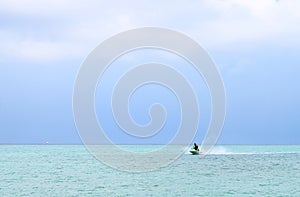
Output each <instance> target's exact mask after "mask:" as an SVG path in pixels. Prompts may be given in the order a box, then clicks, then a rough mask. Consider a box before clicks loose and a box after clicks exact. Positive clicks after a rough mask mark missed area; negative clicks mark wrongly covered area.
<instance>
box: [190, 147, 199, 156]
mask: <svg viewBox="0 0 300 197" xmlns="http://www.w3.org/2000/svg"><path fill="white" fill-rule="evenodd" d="M190 153H192V155H199V154H201V152H200V150H195V149H193V148H192V149H191V150H190Z"/></svg>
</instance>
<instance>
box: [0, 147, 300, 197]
mask: <svg viewBox="0 0 300 197" xmlns="http://www.w3.org/2000/svg"><path fill="white" fill-rule="evenodd" d="M136 147H137V146H135V148H136ZM138 149H143V146H138ZM120 162H122V161H120ZM124 165H126V164H124ZM0 196H4V197H6V196H300V146H245V145H243V146H216V147H215V148H214V150H213V151H212V152H211V154H209V155H207V156H205V157H201V156H197V155H190V154H188V153H186V154H183V155H182V156H181V157H180V158H179V159H178V160H176V161H175V162H174V163H172V164H171V165H169V166H168V167H165V168H161V169H158V170H155V171H151V172H144V173H129V172H123V171H118V170H114V169H112V168H110V167H107V166H105V165H103V164H102V163H100V162H99V161H98V160H96V159H95V158H94V157H93V156H92V155H91V154H89V152H88V151H87V150H86V149H85V147H84V146H82V145H1V146H0Z"/></svg>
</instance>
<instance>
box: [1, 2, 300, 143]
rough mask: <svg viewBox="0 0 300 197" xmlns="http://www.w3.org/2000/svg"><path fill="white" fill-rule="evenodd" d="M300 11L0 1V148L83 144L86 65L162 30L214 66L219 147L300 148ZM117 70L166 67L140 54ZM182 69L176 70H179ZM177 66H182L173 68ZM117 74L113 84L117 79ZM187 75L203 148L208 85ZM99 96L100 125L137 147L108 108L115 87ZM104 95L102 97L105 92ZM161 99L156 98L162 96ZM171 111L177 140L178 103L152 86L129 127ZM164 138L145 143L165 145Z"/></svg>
mask: <svg viewBox="0 0 300 197" xmlns="http://www.w3.org/2000/svg"><path fill="white" fill-rule="evenodd" d="M299 9H300V1H297V0H279V1H278V0H277V1H275V0H263V1H261V0H245V1H239V0H203V1H151V2H150V1H96V0H94V1H93V0H92V1H88V2H86V1H81V0H75V1H71V0H60V1H50V0H45V1H34V0H24V1H15V0H2V1H0V43H1V45H0V144H43V143H46V142H49V144H80V143H81V140H80V137H79V135H78V133H77V131H76V127H75V124H74V119H73V110H72V94H73V88H74V81H75V79H76V76H77V73H78V70H79V68H80V65H81V63H82V62H83V61H84V59H85V58H86V57H87V55H88V54H89V53H90V52H91V51H92V50H93V49H94V48H95V47H96V46H97V45H98V44H99V43H101V42H102V41H104V40H105V39H107V38H109V37H111V36H112V35H115V34H117V33H120V32H122V31H125V30H130V29H133V28H139V27H147V26H154V27H162V28H169V29H173V30H176V31H179V32H182V33H184V34H186V35H188V36H189V37H191V38H192V39H194V40H195V41H197V42H198V43H199V44H200V45H201V46H202V47H203V48H204V49H206V51H207V52H208V53H209V55H210V56H211V58H212V59H213V60H214V62H215V64H216V66H217V68H218V69H219V71H220V74H221V76H222V78H223V82H224V86H225V90H226V99H227V100H226V102H227V103H226V119H225V123H224V127H223V130H222V133H221V135H220V138H219V141H218V143H219V144H300V121H299V117H300V91H299V90H300V88H299V84H300V36H299V35H300V25H299V24H300V12H299ZM128 56H129V58H127V59H126V58H124V59H123V60H122V59H121V60H120V61H119V62H116V64H117V63H119V64H132V63H133V62H132V61H127V60H128V59H135V58H137V57H140V58H141V59H142V61H145V60H147V59H151V58H157V59H156V60H157V61H164V58H165V59H168V58H166V57H168V55H164V54H163V55H161V53H160V52H157V51H156V52H155V51H147V50H146V51H142V52H140V53H136V54H133V55H132V57H133V58H132V57H131V58H130V55H128ZM174 60H176V61H174ZM168 61H169V63H172V64H174V66H175V67H176V65H177V66H178V65H179V64H180V63H182V64H184V63H183V62H180V60H179V59H176V58H175V59H172V60H170V59H169V60H168ZM115 72H117V70H114V69H111V73H107V76H106V77H107V78H110V79H111V80H112V79H113V76H114V75H115ZM183 72H186V74H187V75H188V76H189V77H188V78H189V79H190V80H191V83H192V85H193V86H194V88H195V89H196V90H197V95H198V97H199V101H201V102H200V104H199V105H200V109H201V110H202V111H201V114H203V115H202V116H201V120H200V122H201V124H200V126H199V129H198V132H197V134H196V137H195V141H197V142H201V140H202V138H203V136H204V134H205V131H206V128H207V127H208V124H209V117H210V109H209V107H207V106H210V103H209V102H210V100H209V93H208V92H207V91H206V90H207V89H206V87H205V83H204V82H203V79H201V77H200V78H197V76H194V72H193V71H192V70H189V69H187V70H186V71H183ZM103 83H104V84H102V85H101V83H100V85H99V86H98V88H97V92H99V91H100V92H101V91H104V92H105V91H106V93H107V94H106V96H105V97H100V96H99V94H96V103H95V106H96V111H97V115H98V117H99V119H100V120H99V121H100V122H102V123H103V125H104V126H103V127H106V128H107V129H108V130H110V131H111V133H109V134H108V135H109V136H110V137H111V138H112V139H113V141H114V142H115V143H135V142H137V143H138V141H137V140H136V139H132V138H130V137H128V136H126V135H124V134H120V133H119V134H118V128H117V127H116V124H115V123H114V120H113V119H112V118H111V112H110V109H109V108H108V107H107V106H108V105H106V104H105V103H106V102H107V99H108V98H109V91H110V88H109V83H110V82H107V84H106V85H105V81H104V82H103ZM101 87H102V90H101ZM157 95H158V96H157ZM158 101H159V102H161V103H162V104H164V105H165V107H166V108H167V109H168V110H173V111H171V112H170V113H169V114H170V117H168V119H167V120H166V125H165V127H164V130H165V131H166V132H167V131H174V130H175V129H176V128H175V127H176V126H177V125H178V119H179V117H180V114H179V112H180V109H179V108H178V103H177V100H176V98H175V97H174V95H173V94H172V93H171V92H170V91H169V90H166V89H165V88H163V87H161V86H149V87H145V88H144V89H143V90H140V92H139V91H137V92H136V94H135V95H133V96H132V99H131V105H130V110H131V112H132V117H133V119H135V121H136V122H138V123H140V124H146V123H147V122H148V121H149V117H148V116H147V114H146V111H145V110H147V107H148V106H149V105H150V104H151V103H153V102H158ZM169 135H174V133H173V132H169V133H168V135H163V134H162V135H160V136H156V138H155V139H149V140H148V141H147V142H149V143H151V140H154V141H155V142H158V143H166V141H167V140H169V139H170V136H169Z"/></svg>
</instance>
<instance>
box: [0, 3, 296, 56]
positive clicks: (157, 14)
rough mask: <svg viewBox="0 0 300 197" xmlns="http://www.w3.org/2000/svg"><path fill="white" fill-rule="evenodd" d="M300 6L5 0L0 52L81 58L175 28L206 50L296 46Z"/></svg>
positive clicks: (285, 4)
mask: <svg viewBox="0 0 300 197" xmlns="http://www.w3.org/2000/svg"><path fill="white" fill-rule="evenodd" d="M299 8H300V2H299V1H296V0H282V1H275V0H265V1H259V0H245V1H239V0H227V1H221V0H213V1H210V0H206V1H192V2H183V1H164V2H151V3H149V2H148V1H128V2H127V1H126V2H125V1H109V2H107V1H89V2H88V3H87V2H85V1H80V0H77V1H70V0H63V1H50V0H49V1H34V0H27V1H26V0H25V1H11V0H10V1H8V0H3V1H1V2H0V12H1V13H2V16H3V17H2V21H1V26H0V28H1V29H0V35H1V37H0V42H1V43H5V45H1V47H0V53H1V56H2V57H8V58H20V59H27V60H38V61H39V60H41V61H42V60H51V59H52V60H57V59H63V58H74V57H78V58H83V57H85V56H86V55H87V54H88V52H89V51H90V50H91V49H93V48H94V47H95V46H96V45H97V44H98V43H100V42H101V41H103V40H104V39H105V38H108V37H110V36H111V35H113V34H116V33H118V32H121V31H124V30H128V29H131V28H136V27H142V26H159V27H167V28H172V29H175V30H179V31H181V32H184V33H187V34H188V35H190V36H191V37H192V38H194V39H196V40H197V41H198V42H200V43H201V44H203V45H204V46H205V48H209V49H210V50H237V48H239V47H241V46H243V45H245V43H260V44H263V43H274V42H281V43H282V44H285V45H288V46H297V47H298V46H299V43H300V42H299V40H300V39H299V38H298V37H299V36H298V35H299V34H300V26H299V25H297V24H299V22H300V13H299V11H298V10H299ZM4 18H5V19H4ZM19 20H21V21H22V24H20V22H19Z"/></svg>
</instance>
